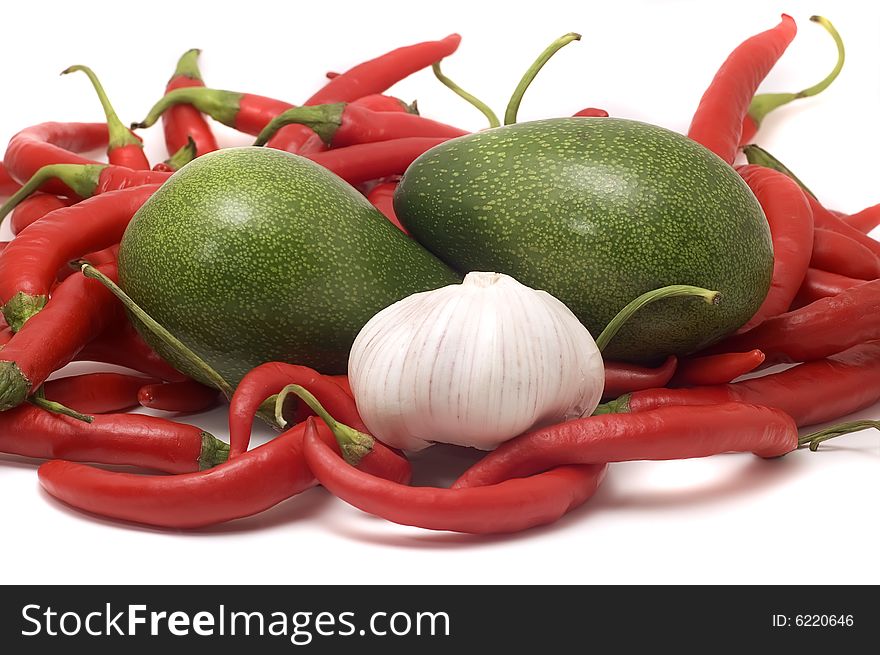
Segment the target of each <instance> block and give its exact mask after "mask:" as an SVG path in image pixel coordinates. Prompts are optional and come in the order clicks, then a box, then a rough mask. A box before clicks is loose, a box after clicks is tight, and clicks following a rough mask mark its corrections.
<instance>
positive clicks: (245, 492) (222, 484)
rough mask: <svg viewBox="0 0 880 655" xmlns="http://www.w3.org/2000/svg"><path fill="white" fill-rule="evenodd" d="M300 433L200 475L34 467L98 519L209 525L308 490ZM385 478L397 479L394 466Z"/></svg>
mask: <svg viewBox="0 0 880 655" xmlns="http://www.w3.org/2000/svg"><path fill="white" fill-rule="evenodd" d="M305 427H306V425H305V424H304V423H302V424H300V425H297V426H296V427H294V428H292V429H290V430H287V431H286V432H284V433H283V434H281V435H280V436H278V437H276V438H275V439H272V440H271V441H269V442H268V443H266V444H264V445H262V446H259V447H258V448H254V449H253V450H250V451H248V452H246V453H244V454H243V455H241V456H240V457H236V458H235V459H232V460H229V461H228V462H225V463H223V464H220V465H218V466H215V467H214V468H212V469H209V470H207V471H202V472H200V473H187V474H184V475H174V476H143V475H133V474H130V473H116V472H111V471H104V470H102V469H98V468H94V467H91V466H84V465H82V464H74V463H71V462H64V461H58V460H56V461H52V462H47V463H45V464H43V465H42V466H41V467H40V469H39V476H40V484H42V485H43V487H44V488H45V489H46V491H48V492H49V493H50V494H52V495H53V496H55V497H56V498H58V499H60V500H62V501H64V502H65V503H68V504H69V505H72V506H74V507H78V508H80V509H83V510H86V511H88V512H92V513H95V514H100V515H102V516H109V517H112V518H116V519H122V520H125V521H135V522H137V523H146V524H148V525H156V526H161V527H170V528H195V527H200V526H205V525H214V524H216V523H222V522H224V521H231V520H233V519H237V518H242V517H245V516H251V515H253V514H257V513H258V512H262V511H264V510H266V509H269V508H270V507H272V506H274V505H277V504H278V503H280V502H281V501H283V500H286V499H288V498H290V497H292V496H295V495H297V494H299V493H300V492H302V491H305V490H306V489H309V488H311V487H313V486H315V484H316V480H315V477H314V475H313V474H312V472H311V470H310V469H309V467H308V466H307V465H306V462H305V459H304V458H303V452H302V450H303V434H304V432H305ZM316 427H317V434H318V435H319V438H320V439H323V440H325V441H326V442H327V443H335V440H334V438H333V435H332V434H331V432H330V430H329V429H328V428H327V427H326V426H325V425H323V424H320V425H318V426H316ZM331 452H332V450H331ZM390 474H391V475H392V476H397V475H399V474H400V469H399V465H398V463H395V467H394V468H393V469H392V470H391V471H390Z"/></svg>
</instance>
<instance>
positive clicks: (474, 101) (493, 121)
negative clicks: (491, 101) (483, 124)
mask: <svg viewBox="0 0 880 655" xmlns="http://www.w3.org/2000/svg"><path fill="white" fill-rule="evenodd" d="M441 61H442V60H441ZM431 68H432V70H433V71H434V77H436V78H437V79H438V80H440V82H442V83H443V85H444V86H446V88H448V89H450V90H451V91H452V92H453V93H455V94H456V95H458V96H459V97H460V98H463V99H464V100H465V101H467V102H468V103H470V104H471V105H473V106H474V107H475V108H476V109H477V110H479V111H480V113H482V114H483V116H485V117H486V120H488V121H489V127H499V126H500V125H501V121H499V120H498V116H497V115H496V114H495V112H494V111H492V108H491V107H489V105H487V104H486V103H485V102H483V101H482V100H480V99H479V98H477V97H476V96H475V95H473V94H471V93H468V92H467V91H465V90H464V89H462V88H461V87H460V86H458V84H456V83H455V82H453V81H452V80H451V79H449V78H448V77H446V75H444V74H443V71H441V70H440V62H439V61H438V62H435V63H434V65H433V66H432V67H431Z"/></svg>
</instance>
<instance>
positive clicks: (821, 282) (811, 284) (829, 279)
mask: <svg viewBox="0 0 880 655" xmlns="http://www.w3.org/2000/svg"><path fill="white" fill-rule="evenodd" d="M864 283H865V281H864V280H856V279H855V278H851V277H846V276H845V275H838V274H837V273H829V272H828V271H820V270H819V269H816V268H809V269H807V274H806V276H805V277H804V283H803V284H802V285H801V288H800V290H799V291H798V295H797V296H795V298H794V302H792V303H791V309H800V308H801V307H804V306H806V305H809V304H810V303H812V302H816V301H817V300H821V299H822V298H828V297H829V296H836V295H837V294H839V293H843V292H844V291H846V290H847V289H849V288H850V287H854V286H856V285H857V284H864Z"/></svg>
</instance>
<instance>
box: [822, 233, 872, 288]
mask: <svg viewBox="0 0 880 655" xmlns="http://www.w3.org/2000/svg"><path fill="white" fill-rule="evenodd" d="M810 266H812V267H813V268H818V269H821V270H823V271H829V272H831V273H837V274H838V275H845V276H847V277H853V278H857V279H861V280H873V279H875V278H878V277H880V257H878V256H877V255H875V254H874V253H872V252H871V251H870V250H868V249H867V248H866V247H865V246H863V245H862V244H860V243H859V242H857V241H855V240H853V239H851V238H850V237H848V236H844V235H843V234H840V233H839V232H832V231H831V230H826V229H823V228H817V229H816V232H815V236H814V238H813V253H812V256H811V258H810Z"/></svg>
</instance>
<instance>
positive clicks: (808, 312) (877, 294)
mask: <svg viewBox="0 0 880 655" xmlns="http://www.w3.org/2000/svg"><path fill="white" fill-rule="evenodd" d="M873 339H880V280H874V281H871V282H866V283H864V284H859V285H857V286H854V287H851V288H849V289H847V290H846V291H843V292H842V293H839V294H837V295H836V296H831V297H829V298H823V299H821V300H817V301H816V302H814V303H811V304H809V305H807V306H806V307H802V308H800V309H796V310H794V311H790V312H787V313H785V314H780V315H779V316H774V317H773V318H769V319H767V320H766V321H764V322H763V323H762V324H761V325H759V326H757V327H756V328H753V329H751V330H749V331H748V332H743V333H742V334H737V335H734V336H732V337H729V338H727V339H725V340H724V341H722V342H721V343H719V344H717V345H716V346H713V347H712V348H711V351H712V352H742V351H745V350H752V349H754V348H758V349H760V350H763V351H764V354H765V355H766V356H767V359H766V363H767V364H768V365H769V364H780V363H787V362H806V361H810V360H814V359H821V358H822V357H827V356H828V355H833V354H835V353H839V352H842V351H844V350H846V349H847V348H851V347H853V346H856V345H858V344H860V343H864V342H865V341H871V340H873Z"/></svg>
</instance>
